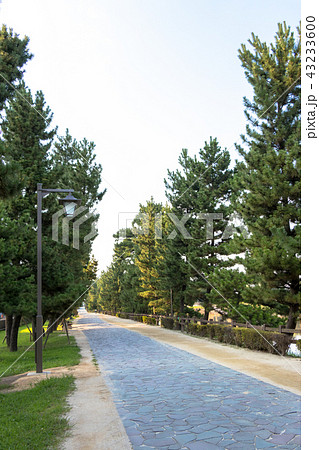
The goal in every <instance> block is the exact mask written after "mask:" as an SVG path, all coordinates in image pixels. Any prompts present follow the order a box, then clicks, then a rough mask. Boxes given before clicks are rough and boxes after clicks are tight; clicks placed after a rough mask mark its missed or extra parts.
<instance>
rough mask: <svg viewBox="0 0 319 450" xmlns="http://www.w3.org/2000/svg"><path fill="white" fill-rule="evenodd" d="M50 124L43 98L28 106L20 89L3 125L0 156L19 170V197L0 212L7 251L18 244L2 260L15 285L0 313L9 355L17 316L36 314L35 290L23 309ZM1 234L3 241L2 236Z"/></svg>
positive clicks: (13, 346)
mask: <svg viewBox="0 0 319 450" xmlns="http://www.w3.org/2000/svg"><path fill="white" fill-rule="evenodd" d="M26 100H27V102H28V103H29V104H30V105H33V106H34V108H32V107H30V106H29V105H28V104H27V103H26ZM39 113H40V114H39ZM51 120H52V115H51V111H50V109H49V108H47V107H46V106H45V101H44V96H43V94H42V93H41V92H37V94H36V95H35V99H34V100H33V97H32V95H31V93H30V91H29V90H28V89H27V88H26V87H25V86H24V84H23V83H22V84H21V86H20V88H19V90H18V91H17V92H16V93H15V96H14V97H13V98H12V100H10V102H9V104H8V107H7V108H6V115H5V119H4V121H3V123H2V129H3V142H2V149H3V153H4V156H5V158H6V159H7V160H10V161H14V162H15V163H16V164H17V165H18V167H19V174H20V183H19V184H20V185H19V188H20V191H19V192H18V193H17V194H16V196H15V197H14V198H12V199H11V201H10V202H7V203H6V205H5V207H4V209H3V211H2V217H6V218H7V221H6V222H5V223H7V226H8V227H9V226H10V225H9V223H10V221H11V223H12V224H13V226H12V228H13V229H15V230H16V231H15V234H9V235H8V237H7V240H6V244H7V246H8V247H9V248H10V247H11V246H12V245H14V243H15V242H17V240H18V242H19V244H18V246H16V252H15V253H13V254H12V255H11V257H9V258H8V259H7V260H6V265H7V266H10V268H11V271H12V274H15V279H16V280H17V281H19V285H20V295H17V296H15V297H12V290H11V289H10V286H9V285H6V286H7V289H6V290H5V291H4V292H3V295H4V296H5V298H6V301H5V306H4V310H3V312H5V313H6V316H7V319H8V320H7V322H8V324H9V323H12V330H13V331H14V333H12V332H11V331H10V330H9V329H8V333H7V335H8V336H9V335H10V336H11V337H10V349H11V350H12V351H15V350H16V349H17V332H18V328H19V323H20V320H21V316H22V315H23V314H25V315H26V314H28V315H29V314H30V315H32V314H35V304H36V302H35V300H36V295H35V286H33V289H31V291H32V293H33V294H34V297H33V302H31V301H28V302H27V303H26V300H25V299H29V300H30V280H31V279H32V277H33V279H34V280H35V279H36V233H35V231H34V230H35V225H36V208H35V205H36V202H37V201H36V183H37V180H39V179H40V180H44V182H45V180H46V179H47V176H48V172H49V169H50V167H49V162H48V151H49V149H50V146H51V142H52V139H53V137H54V134H55V130H50V131H48V130H47V128H48V127H49V125H50V122H51ZM9 231H11V230H9ZM3 233H4V235H5V230H3ZM8 256H9V255H8ZM4 270H5V269H4ZM8 270H9V268H8ZM4 275H5V273H3V276H4ZM26 305H27V306H26ZM9 328H10V327H9Z"/></svg>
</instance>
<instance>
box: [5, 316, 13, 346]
mask: <svg viewBox="0 0 319 450" xmlns="http://www.w3.org/2000/svg"><path fill="white" fill-rule="evenodd" d="M11 329H12V314H6V341H7V347H10V338H11Z"/></svg>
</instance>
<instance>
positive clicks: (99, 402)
mask: <svg viewBox="0 0 319 450" xmlns="http://www.w3.org/2000/svg"><path fill="white" fill-rule="evenodd" d="M71 334H72V335H73V336H74V337H75V339H76V342H77V344H78V346H79V347H80V349H81V355H82V360H81V363H80V364H79V365H78V366H76V369H75V371H74V375H75V377H76V388H77V389H76V390H75V392H74V393H73V394H72V395H71V397H69V399H68V403H69V405H70V406H71V410H70V412H69V413H68V419H69V420H70V423H71V425H72V435H71V436H70V437H69V438H68V439H67V440H66V441H65V442H64V444H63V446H62V449H63V450H74V449H77V450H90V449H94V450H96V449H98V450H99V449H104V450H114V449H121V450H128V449H131V448H132V446H131V444H130V441H129V439H128V437H127V434H126V431H125V429H124V426H123V424H122V421H121V419H120V417H119V415H118V412H117V410H116V407H115V405H114V402H113V400H112V396H111V393H110V391H109V389H108V388H107V386H106V384H105V381H104V379H103V378H102V376H101V375H100V373H99V371H98V369H97V367H96V366H95V365H94V363H93V361H92V352H91V349H90V346H89V343H88V341H87V339H86V337H85V335H84V334H83V332H82V331H81V325H79V324H77V323H76V322H75V323H74V325H73V328H72V331H71Z"/></svg>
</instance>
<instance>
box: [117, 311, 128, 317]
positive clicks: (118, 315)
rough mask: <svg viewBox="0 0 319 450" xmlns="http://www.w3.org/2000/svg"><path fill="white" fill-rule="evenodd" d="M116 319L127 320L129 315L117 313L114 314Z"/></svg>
mask: <svg viewBox="0 0 319 450" xmlns="http://www.w3.org/2000/svg"><path fill="white" fill-rule="evenodd" d="M116 317H120V318H121V319H129V318H130V315H129V313H125V312H119V313H116Z"/></svg>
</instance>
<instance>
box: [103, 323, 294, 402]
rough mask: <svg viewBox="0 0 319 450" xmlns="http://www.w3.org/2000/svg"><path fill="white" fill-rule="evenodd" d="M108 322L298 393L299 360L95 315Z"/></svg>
mask: <svg viewBox="0 0 319 450" xmlns="http://www.w3.org/2000/svg"><path fill="white" fill-rule="evenodd" d="M97 316H98V317H100V318H101V319H103V320H105V321H106V322H109V323H111V324H114V325H117V326H120V327H123V328H126V329H128V330H130V331H135V332H137V333H140V334H143V335H144V336H148V337H150V338H152V339H156V340H157V341H159V342H162V343H165V344H169V345H172V346H174V347H177V348H179V349H181V350H185V351H187V352H189V353H192V354H194V355H197V356H201V357H202V358H206V359H208V360H209V361H214V362H216V363H218V364H221V365H223V366H226V367H229V368H231V369H234V370H237V371H238V372H242V373H245V374H246V375H250V376H252V377H254V378H257V379H258V380H261V381H265V382H267V383H270V384H273V385H274V386H278V387H280V388H283V389H287V390H288V391H290V392H293V393H295V394H299V395H300V393H301V376H300V373H301V360H300V358H291V357H286V356H279V355H272V354H270V353H263V352H256V351H252V350H248V349H244V348H237V347H233V346H229V345H224V344H220V343H216V342H212V341H210V340H208V339H203V338H197V337H192V336H189V335H187V334H184V333H181V332H179V331H172V330H167V329H165V328H160V327H155V326H151V325H145V324H143V323H140V322H135V321H133V320H127V319H120V318H118V317H114V316H108V315H104V314H97Z"/></svg>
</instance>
